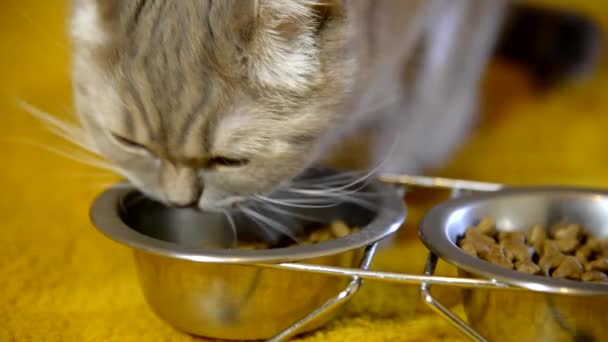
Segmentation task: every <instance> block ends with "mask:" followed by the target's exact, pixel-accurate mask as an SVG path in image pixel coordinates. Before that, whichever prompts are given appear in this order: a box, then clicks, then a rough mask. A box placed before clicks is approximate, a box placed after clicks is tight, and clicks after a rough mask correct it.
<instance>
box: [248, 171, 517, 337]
mask: <svg viewBox="0 0 608 342" xmlns="http://www.w3.org/2000/svg"><path fill="white" fill-rule="evenodd" d="M379 179H380V181H382V182H385V183H390V184H394V185H396V186H398V187H401V188H402V189H403V186H408V187H424V188H443V189H450V190H451V197H452V198H454V197H458V196H462V195H465V194H467V193H472V192H486V191H497V190H500V189H502V188H504V185H502V184H497V183H484V182H475V181H467V180H456V179H447V178H436V177H423V176H409V175H381V176H379ZM377 245H378V242H374V243H373V244H371V245H368V246H366V247H365V250H364V253H363V256H362V258H361V262H360V264H359V267H358V268H343V267H335V266H323V265H314V264H303V263H279V264H256V266H258V267H262V268H275V269H285V270H291V271H300V272H310V273H317V274H325V275H334V276H342V277H347V278H350V282H349V283H348V285H346V287H345V288H344V289H343V290H342V291H341V292H340V293H338V294H337V295H336V296H335V297H333V298H331V299H329V300H327V301H326V302H325V303H323V304H322V305H321V306H319V307H318V308H317V309H315V310H313V311H312V312H310V313H309V314H307V315H306V316H304V317H302V318H301V319H300V320H298V321H297V322H295V323H293V324H292V325H290V326H289V327H287V328H285V329H284V330H283V331H281V332H280V333H279V334H277V335H276V336H274V337H272V338H270V339H269V340H268V341H271V342H281V341H286V340H288V339H289V338H291V337H293V336H295V335H298V334H299V333H300V332H302V331H303V328H304V327H305V326H306V325H307V324H308V323H309V322H311V321H313V320H314V319H315V318H317V317H318V316H321V315H322V314H324V313H327V312H330V311H331V310H333V309H336V308H337V307H339V306H340V305H341V304H343V303H344V302H346V301H347V300H349V299H350V298H351V297H352V296H353V295H355V294H356V293H357V292H358V291H359V289H360V288H361V286H362V284H363V280H364V279H371V280H377V281H385V282H391V283H402V284H418V285H420V293H421V296H422V299H423V300H424V302H425V303H426V304H427V305H428V306H429V307H430V308H431V309H432V310H433V311H435V312H436V313H438V314H439V315H441V316H442V317H444V318H445V319H447V320H448V321H449V322H450V323H452V325H454V326H455V327H456V328H457V329H458V330H460V331H461V332H462V333H464V334H465V335H466V336H467V337H469V338H470V339H471V340H473V341H483V342H485V341H487V340H486V339H485V338H484V337H483V336H481V335H480V334H479V333H478V332H477V331H475V329H473V328H472V327H471V326H469V325H468V324H467V323H466V322H465V321H464V320H462V319H461V318H460V317H458V316H457V315H456V314H454V313H453V312H452V311H450V310H449V309H448V308H447V307H446V306H444V305H443V304H441V303H440V302H439V301H438V300H437V299H436V298H435V297H433V295H432V294H431V286H432V285H445V286H455V287H465V288H486V289H518V290H522V291H529V290H526V289H523V288H520V287H516V286H513V285H509V284H504V283H501V282H498V281H496V280H493V279H474V278H462V277H443V276H435V275H434V273H435V268H436V266H437V261H438V257H437V255H435V254H433V253H429V256H428V258H427V261H426V265H425V267H424V273H423V274H406V273H396V272H383V271H372V270H369V269H368V268H369V265H370V264H371V262H372V259H373V257H374V254H375V252H376V247H377Z"/></svg>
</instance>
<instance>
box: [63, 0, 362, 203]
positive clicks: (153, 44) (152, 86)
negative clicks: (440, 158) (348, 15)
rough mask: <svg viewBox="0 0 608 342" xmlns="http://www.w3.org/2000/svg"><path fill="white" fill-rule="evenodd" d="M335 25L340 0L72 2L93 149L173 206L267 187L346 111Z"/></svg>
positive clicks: (340, 30)
mask: <svg viewBox="0 0 608 342" xmlns="http://www.w3.org/2000/svg"><path fill="white" fill-rule="evenodd" d="M345 26H346V25H345V20H344V13H343V9H342V8H341V6H340V4H339V2H338V1H324V2H323V4H318V3H316V1H297V0H257V1H253V0H252V1H249V0H247V1H243V0H221V1H207V0H184V1H182V0H174V1H149V0H137V1H136V0H132V1H131V0H130V1H123V0H77V1H75V3H74V7H73V13H72V16H71V35H72V40H73V49H74V50H73V51H74V61H73V80H74V92H75V102H76V106H77V111H78V115H79V118H80V120H81V123H82V126H83V128H84V130H85V132H86V135H87V137H88V139H89V140H90V143H91V144H93V145H94V146H95V149H96V150H97V152H98V153H99V154H101V155H102V156H103V157H105V158H106V159H108V160H109V161H110V162H111V163H112V165H113V166H114V167H115V168H116V169H118V170H120V172H121V173H122V174H123V175H124V176H125V177H126V178H128V179H129V180H130V181H131V182H132V183H133V184H134V185H136V186H137V187H138V188H139V189H140V190H141V191H142V192H144V193H146V194H147V195H149V196H151V197H153V198H156V199H158V200H160V201H162V202H165V203H167V204H169V205H176V206H184V205H198V206H199V207H201V208H203V209H221V208H224V207H226V206H230V205H232V204H234V203H237V202H240V201H242V200H244V199H247V198H250V197H251V196H252V195H254V194H264V193H268V192H270V191H272V190H273V189H275V188H276V187H277V186H279V185H280V184H282V183H283V182H285V181H287V180H289V179H290V178H292V177H293V176H295V175H297V174H298V173H300V172H301V171H302V170H303V169H304V168H305V167H307V166H308V165H309V164H310V163H311V162H312V161H313V160H312V159H311V158H312V157H313V156H315V155H316V153H315V152H316V151H318V150H319V149H320V148H319V147H320V144H321V141H322V140H323V137H324V136H325V135H326V134H328V132H329V131H330V130H331V129H332V128H333V127H334V126H335V125H336V124H337V123H338V122H340V121H341V120H342V119H343V118H342V117H340V115H344V114H340V113H342V111H340V110H339V109H338V107H339V105H340V103H341V101H342V99H343V96H344V95H345V94H346V93H347V92H348V91H349V87H350V86H351V83H352V82H351V80H350V78H349V77H348V75H349V70H351V69H352V65H351V64H350V63H349V61H348V60H347V59H346V55H347V54H346V53H345V50H346V43H345V41H346V40H347V39H346V38H347V37H346V27H345Z"/></svg>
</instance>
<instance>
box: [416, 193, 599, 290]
mask: <svg viewBox="0 0 608 342" xmlns="http://www.w3.org/2000/svg"><path fill="white" fill-rule="evenodd" d="M541 193H544V194H546V193H552V194H557V195H567V194H577V195H580V194H584V195H596V196H597V195H600V196H602V197H606V198H607V199H608V191H606V190H600V189H594V188H585V187H566V186H534V187H513V188H505V189H502V190H498V191H494V192H488V193H478V194H472V195H467V196H463V197H458V198H454V199H450V200H447V201H445V202H443V203H440V204H438V205H436V206H435V207H433V208H432V209H431V210H429V211H428V212H427V213H426V214H425V215H424V217H423V219H422V220H421V221H420V224H419V227H418V237H419V238H420V240H421V241H422V243H423V244H424V245H425V246H426V248H427V249H428V250H429V251H431V252H432V253H434V254H435V255H437V256H438V257H439V258H441V259H443V260H444V261H446V262H448V263H450V264H452V265H454V266H456V267H458V268H461V269H463V270H465V271H468V272H470V273H472V274H474V275H477V276H480V277H483V278H487V279H492V280H495V281H498V282H501V283H504V284H508V285H512V286H515V287H520V288H525V289H528V290H532V291H535V292H545V293H555V294H565V295H594V296H598V295H599V296H606V295H608V284H603V283H592V282H582V281H578V280H567V279H555V278H549V277H544V276H538V275H531V274H527V273H523V272H519V271H515V270H508V269H504V268H501V267H499V266H496V265H494V264H492V263H490V262H487V261H484V260H481V259H479V258H476V257H473V256H471V255H469V254H466V253H465V252H464V251H463V250H462V249H461V248H460V247H458V246H457V245H456V244H455V243H454V242H452V241H451V240H450V239H449V237H448V236H447V229H446V227H447V225H446V222H447V219H448V217H449V216H450V215H451V213H453V212H454V211H455V210H458V209H460V208H462V207H464V206H467V205H470V204H473V203H479V202H482V201H485V200H490V199H496V198H499V197H505V196H517V195H534V194H541Z"/></svg>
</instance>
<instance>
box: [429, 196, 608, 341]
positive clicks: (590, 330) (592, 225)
mask: <svg viewBox="0 0 608 342" xmlns="http://www.w3.org/2000/svg"><path fill="white" fill-rule="evenodd" d="M486 216H489V217H492V218H494V219H495V221H496V225H497V228H498V229H499V230H501V231H518V230H525V229H528V228H529V227H530V226H532V225H534V224H544V225H546V226H550V225H552V224H553V223H555V222H557V221H559V220H562V219H568V220H570V221H572V222H577V223H580V224H582V225H584V226H585V227H586V228H587V229H589V230H590V232H591V233H592V234H593V235H594V236H595V237H597V238H606V237H608V192H606V191H598V190H592V189H574V188H555V187H538V188H522V189H516V188H514V189H508V190H501V191H497V192H493V193H487V194H479V195H471V196H465V197H461V198H457V199H454V200H450V201H447V202H444V203H442V204H440V205H438V206H436V207H435V208H433V209H431V210H430V211H429V212H428V213H427V214H426V215H425V217H424V219H423V220H422V222H421V224H420V229H419V236H420V239H421V240H422V241H423V243H424V244H425V245H426V247H427V248H428V249H429V250H430V251H431V252H433V253H435V254H436V255H438V256H439V257H440V258H441V259H443V260H445V261H447V262H449V263H451V264H453V265H455V266H456V267H458V269H459V273H460V274H461V275H463V276H470V277H481V278H487V279H494V280H497V281H499V282H502V283H505V284H510V285H515V286H517V287H520V288H525V289H528V290H530V291H521V290H502V289H500V290H499V289H492V290H488V289H478V288H470V289H464V290H463V304H464V308H465V312H466V314H467V318H468V321H469V324H470V325H471V326H472V327H473V328H474V329H475V330H476V331H477V332H479V333H480V334H481V335H482V336H483V337H485V338H486V339H487V340H488V341H605V340H607V339H608V324H607V323H608V318H607V317H608V316H606V315H607V312H608V286H607V285H605V284H600V283H584V282H578V281H572V280H560V279H553V278H547V277H542V276H534V275H529V274H526V273H520V272H517V271H512V270H507V269H503V268H500V267H498V266H495V265H493V264H491V263H489V262H485V261H482V260H480V259H477V258H475V257H472V256H470V255H468V254H466V253H464V252H463V251H462V250H461V249H460V248H459V247H458V246H457V245H456V243H457V240H458V238H459V237H460V236H462V235H463V234H464V232H465V231H466V229H467V228H468V227H470V226H472V225H474V224H476V223H477V222H478V221H479V220H480V219H481V218H483V217H486Z"/></svg>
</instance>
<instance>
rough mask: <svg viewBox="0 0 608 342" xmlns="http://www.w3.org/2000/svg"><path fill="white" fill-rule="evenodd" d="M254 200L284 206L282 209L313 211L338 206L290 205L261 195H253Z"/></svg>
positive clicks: (290, 203) (334, 204) (333, 204)
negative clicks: (291, 208)
mask: <svg viewBox="0 0 608 342" xmlns="http://www.w3.org/2000/svg"><path fill="white" fill-rule="evenodd" d="M255 197H256V198H258V199H260V200H262V201H265V202H269V203H274V204H278V205H280V206H284V207H293V208H309V209H314V208H329V207H334V206H336V205H338V204H337V203H332V204H325V205H321V204H319V205H313V204H300V203H292V202H286V201H283V200H276V199H272V198H269V197H266V196H262V195H255Z"/></svg>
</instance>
